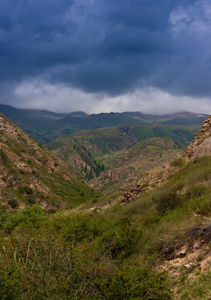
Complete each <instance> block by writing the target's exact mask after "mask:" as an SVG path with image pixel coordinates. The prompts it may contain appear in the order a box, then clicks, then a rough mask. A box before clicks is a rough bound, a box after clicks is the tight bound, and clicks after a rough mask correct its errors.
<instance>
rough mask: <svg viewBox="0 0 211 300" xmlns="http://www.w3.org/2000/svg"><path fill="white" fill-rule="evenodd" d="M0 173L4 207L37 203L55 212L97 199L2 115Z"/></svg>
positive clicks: (0, 194) (94, 193) (79, 181)
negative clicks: (91, 198)
mask: <svg viewBox="0 0 211 300" xmlns="http://www.w3.org/2000/svg"><path fill="white" fill-rule="evenodd" d="M0 170H1V172H0V186H1V189H0V202H1V205H3V206H4V205H5V206H6V207H8V206H9V207H10V208H17V207H20V208H23V207H25V206H27V205H30V204H35V203H38V204H40V205H43V206H44V207H46V208H48V209H51V208H54V209H57V208H61V207H66V206H75V205H77V204H79V203H81V202H85V201H87V198H89V196H90V197H93V199H96V197H97V196H98V194H97V193H96V192H95V191H94V190H93V189H91V188H90V187H89V186H88V185H86V184H85V182H83V180H81V179H80V178H79V177H77V176H76V175H75V173H74V172H73V170H72V169H70V168H68V167H67V166H66V165H65V164H64V162H63V161H61V160H60V159H58V158H57V157H56V156H54V155H53V154H51V153H50V152H49V151H47V150H46V149H44V148H42V147H40V146H39V145H38V144H37V143H36V142H34V141H33V140H32V139H31V138H29V136H27V135H26V134H25V133H23V131H21V130H20V129H19V128H18V127H17V126H15V125H14V124H13V123H12V122H10V121H9V120H8V119H6V118H5V117H4V116H3V115H2V114H1V115H0ZM85 194H86V195H87V196H86V197H85Z"/></svg>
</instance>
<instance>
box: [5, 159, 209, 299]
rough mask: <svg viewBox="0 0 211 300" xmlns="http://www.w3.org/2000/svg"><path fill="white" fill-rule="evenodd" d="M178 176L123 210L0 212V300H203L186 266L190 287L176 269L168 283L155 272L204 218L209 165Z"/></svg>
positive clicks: (204, 291)
mask: <svg viewBox="0 0 211 300" xmlns="http://www.w3.org/2000/svg"><path fill="white" fill-rule="evenodd" d="M180 168H181V171H180V172H179V173H178V174H175V175H174V176H173V177H172V178H171V180H170V181H169V182H168V183H167V184H165V185H164V186H162V187H160V188H158V189H156V190H153V191H151V192H148V193H146V194H145V195H143V196H141V198H138V199H136V200H134V201H133V202H132V203H131V204H130V205H128V206H126V207H125V206H120V205H119V202H118V203H116V204H112V203H111V204H110V205H107V208H106V209H104V205H105V204H102V205H101V204H100V203H101V202H98V203H96V204H95V206H93V205H92V209H91V210H90V209H88V208H87V209H86V208H85V206H84V207H82V208H81V209H78V210H77V211H72V210H64V211H59V212H57V213H54V214H52V213H47V212H46V211H45V210H44V209H43V208H41V207H39V206H38V205H32V206H31V205H29V206H28V207H26V208H25V209H24V210H21V211H11V212H8V211H6V210H5V209H4V208H2V209H1V214H0V216H1V217H0V230H1V239H0V251H1V256H0V266H1V271H0V283H1V291H0V295H1V298H2V299H9V298H8V297H10V298H11V299H29V298H30V299H57V298H58V297H59V298H60V299H193V298H194V299H209V296H210V292H209V291H210V289H209V288H210V281H209V278H210V272H209V271H205V272H203V274H201V273H200V268H199V267H198V265H194V269H193V271H192V272H195V273H194V274H196V275H195V278H194V279H191V278H188V275H187V273H186V274H185V273H184V271H182V269H181V271H180V273H179V274H180V275H179V276H178V277H177V278H176V279H175V278H171V276H169V273H167V271H164V270H162V269H161V268H160V266H162V264H163V260H164V259H165V256H166V255H167V254H166V249H167V248H168V247H170V245H171V247H174V245H175V243H177V244H181V245H184V244H185V243H187V242H188V235H187V233H188V231H190V229H191V228H193V225H195V226H199V227H200V226H202V224H206V222H207V221H206V220H208V219H207V218H209V216H210V215H211V201H210V199H211V197H210V196H211V188H210V186H211V157H203V158H200V159H196V160H194V161H192V162H185V161H184V162H183V164H182V166H181V163H180ZM207 242H208V245H209V243H210V242H211V238H210V241H207ZM202 279H203V280H205V281H206V288H204V286H203V285H202V281H201V280H202ZM175 286H176V287H177V292H175V291H174V290H175V288H174V287H175ZM187 287H191V291H189V293H188V292H187ZM208 287H209V288H208Z"/></svg>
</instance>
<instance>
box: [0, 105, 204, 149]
mask: <svg viewBox="0 0 211 300" xmlns="http://www.w3.org/2000/svg"><path fill="white" fill-rule="evenodd" d="M0 112H1V113H2V114H4V115H5V116H6V117H7V118H9V119H10V120H12V121H13V122H14V123H16V124H17V125H18V126H19V127H20V128H21V129H22V130H24V131H25V132H26V133H28V134H29V135H30V136H31V137H33V138H34V139H35V140H36V141H37V142H38V143H40V144H45V143H47V142H49V141H52V140H54V139H57V138H60V137H65V136H69V135H70V134H73V133H75V132H77V131H79V130H83V129H97V128H105V127H113V126H115V127H118V126H132V125H150V124H151V125H152V124H154V125H156V124H162V125H180V126H181V125H200V124H201V123H202V122H203V120H204V119H205V118H206V116H207V115H206V114H198V113H191V112H182V113H178V114H172V115H163V116H154V115H146V114H143V113H141V112H123V113H113V112H112V113H100V114H91V115H88V114H86V113H84V112H73V113H69V114H64V113H63V114H62V113H53V112H50V111H46V110H33V109H17V108H14V107H12V106H8V105H3V104H0Z"/></svg>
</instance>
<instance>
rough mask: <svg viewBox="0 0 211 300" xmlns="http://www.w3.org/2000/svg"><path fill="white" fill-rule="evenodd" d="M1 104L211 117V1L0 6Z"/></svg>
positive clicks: (82, 0) (24, 0)
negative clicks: (181, 112)
mask: <svg viewBox="0 0 211 300" xmlns="http://www.w3.org/2000/svg"><path fill="white" fill-rule="evenodd" d="M0 103H4V104H9V105H12V106H15V107H22V108H39V109H47V110H51V111H56V112H71V111H76V110H82V111H85V112H88V113H98V112H110V111H119V112H121V111H142V112H144V113H153V114H162V113H174V112H179V111H194V112H202V113H209V114H210V113H211V1H210V0H177V1H174V0H160V1H158V0H121V1H120V0H62V1H59V0H42V1H41V0H1V1H0Z"/></svg>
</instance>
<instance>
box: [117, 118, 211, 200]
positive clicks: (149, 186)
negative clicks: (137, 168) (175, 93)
mask: <svg viewBox="0 0 211 300" xmlns="http://www.w3.org/2000/svg"><path fill="white" fill-rule="evenodd" d="M204 155H211V116H208V117H207V118H206V119H205V120H204V121H203V123H202V129H201V131H199V132H197V133H196V134H195V136H194V139H193V141H192V142H191V143H190V145H189V146H187V147H186V148H185V150H184V153H183V158H182V157H178V158H175V159H174V160H172V161H169V162H166V163H165V164H163V165H161V166H159V167H157V168H155V169H152V170H150V172H148V173H146V174H144V173H142V174H141V175H140V180H139V181H138V182H136V183H134V184H133V185H131V187H130V189H129V190H127V191H126V192H125V194H124V197H123V200H122V204H124V205H128V204H129V203H131V201H133V199H135V198H137V197H139V196H140V195H141V194H143V193H146V192H147V191H149V190H153V189H155V188H156V187H159V186H161V185H163V184H165V183H166V182H167V181H169V179H170V178H171V176H172V175H173V174H175V173H178V172H179V171H180V170H181V168H182V167H183V165H184V164H185V161H186V160H194V159H195V158H197V157H202V156H204ZM137 187H138V188H137ZM140 187H142V188H140Z"/></svg>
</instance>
